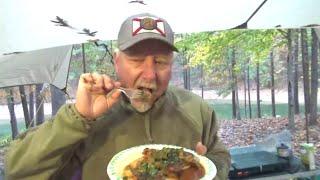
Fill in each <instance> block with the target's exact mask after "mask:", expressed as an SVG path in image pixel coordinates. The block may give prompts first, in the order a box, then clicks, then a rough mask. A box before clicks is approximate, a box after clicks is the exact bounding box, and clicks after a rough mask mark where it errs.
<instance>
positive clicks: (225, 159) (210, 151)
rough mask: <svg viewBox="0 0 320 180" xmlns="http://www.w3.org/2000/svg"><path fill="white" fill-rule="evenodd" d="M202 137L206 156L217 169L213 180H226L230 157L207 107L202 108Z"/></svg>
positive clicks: (210, 110)
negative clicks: (205, 147)
mask: <svg viewBox="0 0 320 180" xmlns="http://www.w3.org/2000/svg"><path fill="white" fill-rule="evenodd" d="M203 118H204V119H203V121H204V127H203V129H204V136H203V138H202V141H203V143H204V144H205V145H206V146H207V154H206V156H207V157H208V158H209V159H210V160H212V161H213V163H214V164H215V166H216V168H217V175H216V177H215V180H225V179H228V175H229V169H230V164H231V156H230V153H229V151H228V149H227V148H226V146H225V145H224V144H223V143H222V142H221V140H220V138H219V136H218V129H219V125H218V121H217V119H216V115H215V112H214V110H213V109H211V108H210V107H209V106H208V105H205V106H204V107H203Z"/></svg>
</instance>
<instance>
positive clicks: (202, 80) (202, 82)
mask: <svg viewBox="0 0 320 180" xmlns="http://www.w3.org/2000/svg"><path fill="white" fill-rule="evenodd" d="M200 68H201V69H200V71H201V84H200V85H201V97H202V99H203V86H204V79H203V65H201V67H200Z"/></svg>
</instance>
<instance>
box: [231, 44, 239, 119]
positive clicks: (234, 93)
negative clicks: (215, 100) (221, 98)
mask: <svg viewBox="0 0 320 180" xmlns="http://www.w3.org/2000/svg"><path fill="white" fill-rule="evenodd" d="M231 51H232V52H231V78H232V115H233V119H236V118H237V119H239V118H240V117H238V111H239V110H238V107H237V104H238V100H237V98H238V95H237V76H236V74H235V71H234V69H235V66H236V60H235V49H234V48H233V49H232V50H231Z"/></svg>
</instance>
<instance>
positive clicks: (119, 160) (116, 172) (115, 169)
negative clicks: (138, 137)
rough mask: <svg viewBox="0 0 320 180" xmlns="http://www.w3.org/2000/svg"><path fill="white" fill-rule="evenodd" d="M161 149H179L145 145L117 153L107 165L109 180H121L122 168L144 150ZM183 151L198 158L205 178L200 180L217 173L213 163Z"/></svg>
mask: <svg viewBox="0 0 320 180" xmlns="http://www.w3.org/2000/svg"><path fill="white" fill-rule="evenodd" d="M163 147H168V148H181V147H179V146H173V145H163V144H147V145H141V146H135V147H132V148H129V149H126V150H123V151H121V152H119V153H117V154H116V155H115V156H113V158H112V159H111V161H110V162H109V164H108V167H107V173H108V176H109V178H110V179H111V180H122V173H123V170H124V168H125V167H126V166H127V165H128V164H129V163H131V162H132V161H134V160H136V159H138V158H140V157H141V156H142V152H143V150H144V149H145V148H150V149H162V148H163ZM183 149H184V151H186V152H190V153H192V154H194V155H195V156H196V157H198V158H199V160H200V163H201V165H202V166H203V167H204V169H205V172H206V174H205V176H204V177H202V178H201V180H212V179H213V178H214V177H215V176H216V173H217V168H216V166H215V165H214V164H213V162H212V161H211V160H210V159H208V158H207V157H205V156H200V155H198V154H197V153H196V152H194V151H192V150H190V149H187V148H183Z"/></svg>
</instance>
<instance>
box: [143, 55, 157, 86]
mask: <svg viewBox="0 0 320 180" xmlns="http://www.w3.org/2000/svg"><path fill="white" fill-rule="evenodd" d="M142 71H143V72H142V77H143V78H144V79H145V80H154V79H155V78H156V64H155V61H154V57H153V56H147V57H146V59H145V60H144V66H143V70H142Z"/></svg>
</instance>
